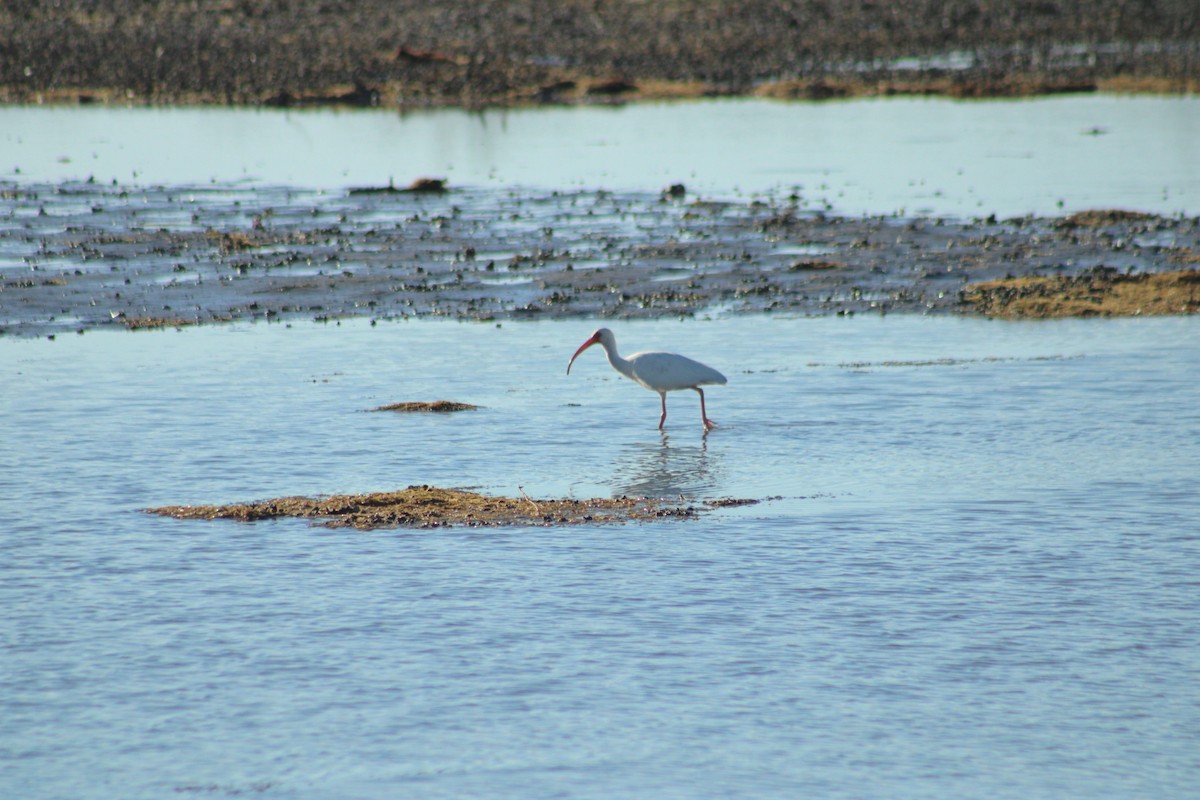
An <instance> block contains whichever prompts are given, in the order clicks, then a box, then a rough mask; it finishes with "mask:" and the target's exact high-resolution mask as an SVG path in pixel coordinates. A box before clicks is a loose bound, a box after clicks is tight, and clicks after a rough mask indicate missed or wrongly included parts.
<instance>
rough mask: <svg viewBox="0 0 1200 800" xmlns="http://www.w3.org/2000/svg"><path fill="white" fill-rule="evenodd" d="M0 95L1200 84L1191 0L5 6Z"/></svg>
mask: <svg viewBox="0 0 1200 800" xmlns="http://www.w3.org/2000/svg"><path fill="white" fill-rule="evenodd" d="M0 53H3V54H4V58H3V59H0V101H6V102H37V101H46V100H48V101H69V102H75V101H81V102H95V101H100V102H120V103H129V102H133V103H221V104H247V105H258V104H269V105H299V104H307V103H344V104H351V105H368V106H369V105H385V106H410V107H411V106H425V105H461V106H483V105H513V104H527V103H560V102H566V103H571V102H613V101H618V102H620V101H625V100H628V99H635V98H646V97H695V96H712V95H744V94H756V93H757V94H766V95H772V96H780V97H805V98H816V99H820V98H829V97H841V96H847V95H855V94H894V93H942V94H949V95H953V96H962V97H982V96H1006V95H1028V94H1038V93H1047V92H1059V91H1075V92H1077V91H1092V90H1097V89H1101V90H1117V91H1121V90H1134V91H1147V90H1148V91H1195V90H1197V89H1198V88H1200V14H1197V13H1196V5H1195V2H1194V0H1147V1H1146V2H1130V1H1129V0H1037V1H1036V2H1033V1H1031V0H1001V1H1000V2H990V3H981V2H978V0H890V2H879V0H750V2H738V3H719V2H694V1H693V0H661V2H653V3H649V2H638V1H635V0H516V1H515V2H502V3H496V2H483V3H458V2H453V0H430V1H429V2H420V3H416V2H401V3H396V2H390V1H389V2H385V1H384V0H353V2H350V1H349V0H332V1H331V0H320V2H316V0H304V1H302V2H294V3H291V2H289V3H282V2H278V1H277V0H238V1H237V2H233V1H232V0H230V1H229V2H211V3H207V2H206V3H195V2H184V1H183V0H166V1H165V2H161V3H153V4H146V3H140V2H133V1H132V0H102V1H101V2H81V1H79V0H65V1H64V2H55V3H43V2H38V1H37V0H12V1H11V2H6V3H4V4H2V5H0Z"/></svg>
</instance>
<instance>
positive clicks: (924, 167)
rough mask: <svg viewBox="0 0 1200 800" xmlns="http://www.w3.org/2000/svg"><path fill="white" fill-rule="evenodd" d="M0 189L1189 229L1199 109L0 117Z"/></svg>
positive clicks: (866, 107) (1107, 98)
mask: <svg viewBox="0 0 1200 800" xmlns="http://www.w3.org/2000/svg"><path fill="white" fill-rule="evenodd" d="M0 131H2V133H0V156H2V157H0V177H9V178H12V177H15V178H18V179H21V180H33V181H44V180H63V179H86V178H88V177H89V176H90V177H94V178H95V179H96V180H98V181H103V182H106V183H107V182H110V181H112V180H117V181H120V182H122V183H129V182H134V183H141V184H146V183H150V184H160V183H164V184H196V183H205V182H209V181H215V182H217V183H228V182H233V181H249V182H261V183H267V184H286V185H292V186H302V187H306V188H325V189H340V188H344V187H346V186H353V185H382V184H386V183H387V182H388V181H389V180H390V179H394V180H395V181H396V182H398V183H401V184H403V183H407V182H408V181H409V180H411V179H413V178H415V177H418V176H423V175H437V176H443V177H447V178H449V180H450V181H451V183H452V184H454V185H458V186H476V187H479V186H496V185H500V186H519V187H526V188H528V187H540V188H551V189H562V188H588V189H596V188H605V189H614V190H621V191H657V190H658V189H660V188H662V187H663V186H666V185H667V184H670V183H675V182H683V183H685V184H686V185H687V186H688V187H689V188H691V189H692V190H693V191H694V192H698V193H700V194H703V195H707V196H719V197H730V196H748V195H753V194H756V193H767V192H770V193H779V194H789V193H792V192H796V193H797V194H799V195H800V196H801V197H802V198H803V200H804V201H805V202H806V203H807V204H809V205H810V206H811V207H813V208H826V207H828V208H829V209H832V210H834V211H836V212H838V213H844V214H854V215H857V214H863V213H866V214H893V213H901V214H904V215H909V216H915V215H940V216H956V217H975V216H979V217H986V216H988V215H989V214H993V213H994V214H997V215H998V216H1019V215H1024V214H1040V215H1051V214H1059V213H1062V212H1064V211H1066V212H1069V211H1075V210H1080V209H1086V208H1107V207H1121V208H1126V207H1129V208H1135V209H1139V210H1143V211H1152V212H1156V213H1163V214H1176V213H1185V214H1188V215H1197V214H1200V146H1198V145H1197V142H1200V98H1196V97H1187V96H1184V97H1155V96H1134V97H1124V96H1117V95H1073V96H1061V97H1053V98H1039V99H1030V100H1014V101H986V102H980V101H967V102H964V101H954V100H946V99H913V98H890V99H864V100H849V101H839V102H830V103H780V102H774V101H766V100H745V99H741V100H709V101H703V102H685V103H664V104H645V105H642V104H639V105H631V106H625V107H617V108H604V107H600V108H597V107H587V108H536V109H518V110H492V111H484V112H468V111H461V110H431V111H422V112H412V113H407V114H398V113H396V112H393V111H383V110H378V111H336V110H334V111H331V110H314V111H280V110H246V109H219V108H218V109H211V108H185V109H144V108H138V109H121V108H104V107H92V106H89V107H71V108H68V107H44V108H43V107H7V108H3V109H0Z"/></svg>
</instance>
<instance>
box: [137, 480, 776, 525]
mask: <svg viewBox="0 0 1200 800" xmlns="http://www.w3.org/2000/svg"><path fill="white" fill-rule="evenodd" d="M753 502H757V501H754V500H731V499H724V500H716V501H711V502H708V503H704V502H700V503H693V504H686V503H683V502H682V501H679V502H676V501H667V500H656V499H649V498H644V497H620V498H594V499H591V500H572V499H553V500H534V499H532V498H530V497H524V496H523V497H520V498H515V497H492V496H488V495H483V494H478V493H476V492H468V491H463V490H461V489H440V488H438V487H435V486H409V487H408V488H407V489H403V490H401V491H397V492H377V493H372V494H356V495H334V496H333V497H326V498H312V497H280V498H276V499H274V500H264V501H261V502H252V503H233V504H230V505H223V506H163V507H161V508H147V509H144V510H145V511H146V512H147V513H149V514H158V515H161V516H167V517H175V518H177V519H205V520H213V519H231V520H238V521H241V522H253V521H256V520H265V519H278V518H280V517H299V518H303V519H320V520H324V522H323V523H322V524H324V525H326V526H328V527H331V528H357V529H359V530H371V529H374V528H394V527H405V528H440V527H451V526H453V527H460V526H465V527H496V526H503V525H583V524H597V523H617V522H635V521H649V520H657V519H695V518H696V517H698V516H699V515H700V514H701V513H702V512H703V511H705V510H707V509H711V508H721V507H727V506H737V505H747V504H750V503H753Z"/></svg>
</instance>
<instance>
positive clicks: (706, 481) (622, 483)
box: [613, 432, 721, 497]
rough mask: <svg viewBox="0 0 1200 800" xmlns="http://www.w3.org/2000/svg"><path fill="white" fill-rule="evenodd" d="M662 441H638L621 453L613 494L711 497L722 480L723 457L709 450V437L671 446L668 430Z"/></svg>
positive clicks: (663, 434) (617, 460)
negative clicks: (691, 442) (693, 442)
mask: <svg viewBox="0 0 1200 800" xmlns="http://www.w3.org/2000/svg"><path fill="white" fill-rule="evenodd" d="M660 436H661V441H659V442H636V443H633V444H630V445H629V446H627V447H625V448H624V449H622V450H621V452H620V453H618V455H617V458H616V461H615V463H614V465H613V466H614V470H613V471H614V473H615V476H614V480H613V486H614V490H615V491H614V493H615V494H616V495H630V496H633V497H679V496H680V495H683V496H685V497H691V496H709V495H712V494H714V493H715V492H716V490H717V486H718V485H719V483H720V474H721V467H720V457H719V456H717V455H715V454H712V453H709V452H708V437H707V436H704V437H702V438H701V439H700V441H699V443H697V444H686V445H672V444H671V437H670V435H669V434H667V433H666V432H662V433H661V434H660Z"/></svg>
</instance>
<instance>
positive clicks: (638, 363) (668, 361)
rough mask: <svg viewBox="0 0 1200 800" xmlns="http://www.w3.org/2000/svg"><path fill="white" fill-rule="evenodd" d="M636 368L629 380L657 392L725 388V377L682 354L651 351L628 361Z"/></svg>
mask: <svg viewBox="0 0 1200 800" xmlns="http://www.w3.org/2000/svg"><path fill="white" fill-rule="evenodd" d="M626 361H628V362H629V363H630V364H632V365H633V371H632V373H631V374H630V375H629V377H631V378H633V380H634V381H636V382H637V383H640V384H641V385H642V386H645V387H646V388H647V389H650V390H651V391H655V392H675V391H679V390H680V389H694V388H696V387H697V386H708V385H712V384H715V385H718V386H724V385H725V383H727V381H726V380H725V376H724V375H722V374H721V373H719V372H717V371H716V370H715V369H713V368H712V367H710V366H708V365H707V364H701V363H700V362H699V361H693V360H692V359H690V358H688V357H687V356H681V355H679V354H678V353H662V352H659V351H657V350H651V351H648V352H645V353H634V354H633V355H631V356H630V357H629V358H627V359H626Z"/></svg>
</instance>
